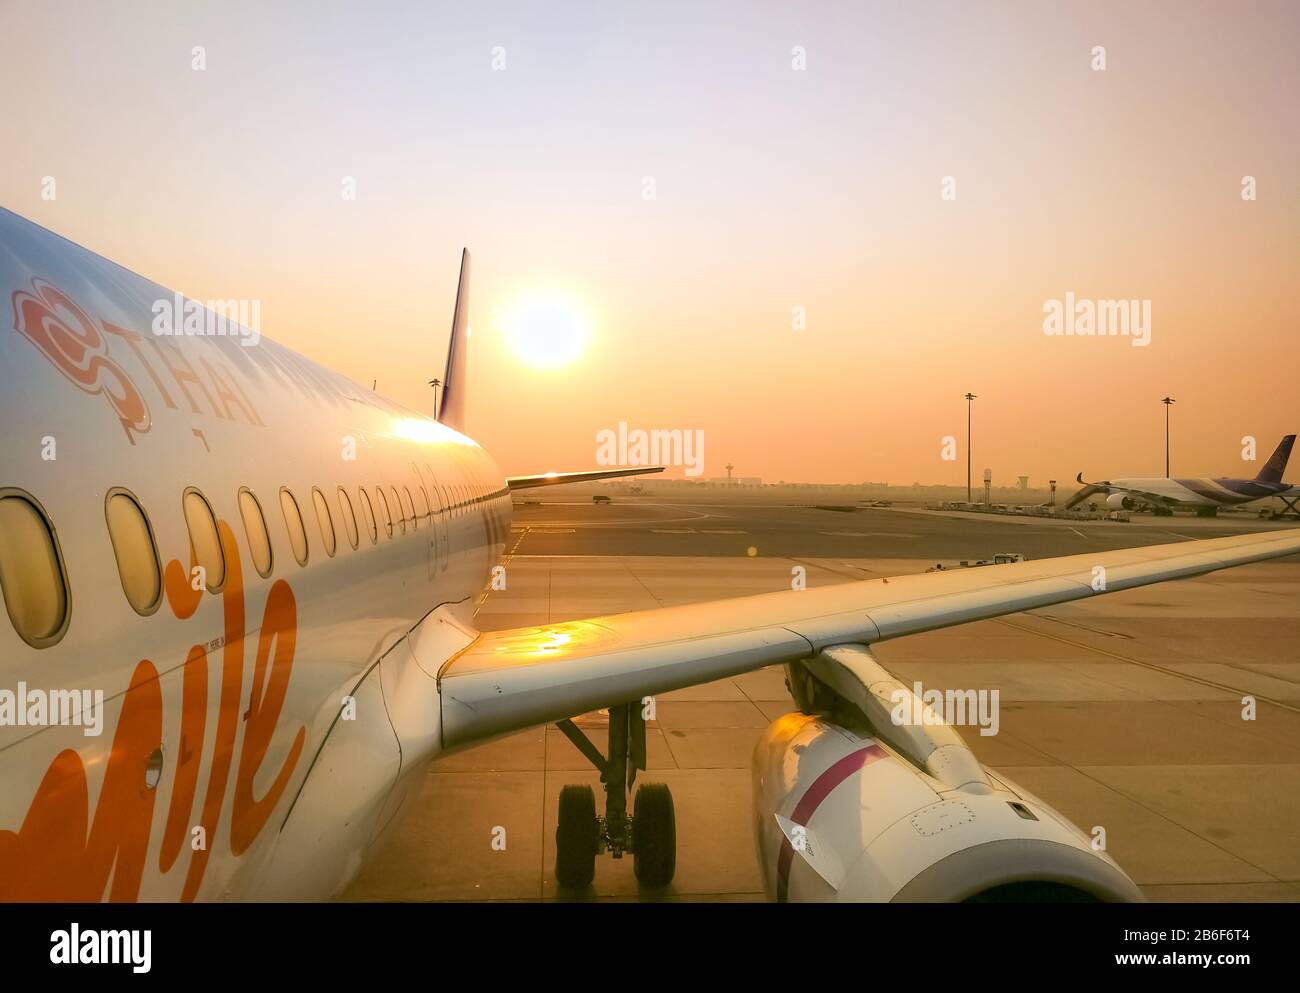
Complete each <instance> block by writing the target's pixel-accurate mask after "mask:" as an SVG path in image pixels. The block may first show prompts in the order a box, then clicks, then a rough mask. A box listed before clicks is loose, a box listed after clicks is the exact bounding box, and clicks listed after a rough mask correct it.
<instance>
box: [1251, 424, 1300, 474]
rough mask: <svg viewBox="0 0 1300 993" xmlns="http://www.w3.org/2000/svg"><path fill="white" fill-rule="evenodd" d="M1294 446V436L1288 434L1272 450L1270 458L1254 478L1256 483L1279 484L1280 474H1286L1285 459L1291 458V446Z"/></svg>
mask: <svg viewBox="0 0 1300 993" xmlns="http://www.w3.org/2000/svg"><path fill="white" fill-rule="evenodd" d="M1294 444H1295V435H1293V434H1289V435H1287V436H1286V437H1285V438H1283V439H1282V441H1281V442H1280V443H1279V444H1278V446H1277V448H1276V449H1274V451H1273V454H1272V456H1271V457H1270V458H1269V460H1268V461H1267V462H1265V463H1264V468H1263V469H1260V470H1259V475H1258V476H1256V477H1255V481H1256V482H1257V483H1280V482H1282V473H1284V472H1286V463H1287V459H1289V458H1290V457H1291V446H1292V445H1294Z"/></svg>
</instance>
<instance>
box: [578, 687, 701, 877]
mask: <svg viewBox="0 0 1300 993" xmlns="http://www.w3.org/2000/svg"><path fill="white" fill-rule="evenodd" d="M556 727H558V728H559V729H560V730H561V731H562V732H564V736H565V737H566V738H568V739H569V740H570V741H571V742H573V744H574V746H575V747H576V748H577V749H578V751H580V752H582V754H583V755H584V756H586V758H587V760H588V761H589V762H591V764H592V765H593V766H595V767H596V770H597V771H598V772H599V773H600V781H601V783H603V784H604V787H605V816H604V817H598V816H597V815H596V796H595V791H593V790H592V788H591V787H590V786H583V785H568V786H565V787H564V788H563V789H562V790H561V791H560V809H559V818H558V820H557V823H556V828H555V877H556V880H557V881H558V882H559V884H560V885H561V886H562V887H564V888H566V889H582V888H584V887H586V886H589V885H591V881H592V879H593V878H595V874H596V856H597V855H598V854H600V853H601V852H609V853H610V854H611V855H612V856H613V857H614V858H616V859H621V858H622V857H623V853H624V852H631V853H632V856H633V858H632V868H633V871H634V872H635V873H636V878H637V879H638V880H639V881H640V882H641V883H642V884H643V885H645V886H667V885H668V883H670V882H671V881H672V878H673V873H674V872H675V871H676V869H677V823H676V815H675V812H674V809H673V795H672V793H671V792H669V789H668V787H667V786H666V785H664V784H663V783H643V784H642V785H641V786H640V787H638V788H637V791H636V797H635V798H634V800H633V804H632V816H631V817H628V813H627V794H628V791H629V790H630V789H631V788H632V785H633V784H634V783H635V782H636V773H637V770H638V769H640V770H642V771H644V770H645V767H646V746H645V720H644V718H643V717H642V715H641V705H640V704H639V703H621V704H616V705H614V706H611V707H610V708H609V757H608V758H606V757H605V756H604V755H601V754H600V750H599V749H598V748H596V746H595V745H593V744H592V743H591V741H590V740H589V739H588V738H587V736H586V735H585V734H583V733H582V732H581V731H580V730H579V729H578V728H577V727H576V726H575V725H574V723H573V721H571V720H564V721H559V722H557V723H556Z"/></svg>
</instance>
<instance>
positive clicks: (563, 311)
mask: <svg viewBox="0 0 1300 993" xmlns="http://www.w3.org/2000/svg"><path fill="white" fill-rule="evenodd" d="M506 330H507V335H508V339H509V342H510V349H511V351H513V352H514V353H515V356H516V357H517V358H518V359H519V360H520V361H522V362H526V363H527V364H528V365H531V366H534V367H536V368H539V369H560V368H563V367H564V366H567V365H569V364H571V363H572V362H574V361H575V360H576V359H578V358H579V357H580V356H581V355H582V353H583V352H584V351H585V350H586V348H587V339H588V338H589V336H590V325H589V322H588V320H587V314H586V311H585V310H584V309H583V307H582V306H581V304H579V303H578V302H577V301H576V300H574V299H573V298H572V297H569V296H567V295H566V294H563V293H560V292H558V291H549V292H541V293H534V294H531V295H529V296H528V297H526V298H524V299H523V300H522V301H520V303H519V304H518V305H517V306H516V307H515V308H514V310H513V312H512V313H511V314H510V315H509V319H508V322H507V326H506Z"/></svg>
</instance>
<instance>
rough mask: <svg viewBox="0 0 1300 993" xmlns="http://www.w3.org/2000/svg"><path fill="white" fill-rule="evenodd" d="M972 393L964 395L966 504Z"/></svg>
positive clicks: (967, 498) (968, 493)
mask: <svg viewBox="0 0 1300 993" xmlns="http://www.w3.org/2000/svg"><path fill="white" fill-rule="evenodd" d="M974 399H975V394H974V393H967V394H966V502H967V503H970V402H971V401H972V400H974Z"/></svg>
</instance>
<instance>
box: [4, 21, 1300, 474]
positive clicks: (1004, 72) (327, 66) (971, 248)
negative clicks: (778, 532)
mask: <svg viewBox="0 0 1300 993" xmlns="http://www.w3.org/2000/svg"><path fill="white" fill-rule="evenodd" d="M1298 37H1300V7H1297V6H1296V5H1294V4H1288V3H1282V2H1272V3H1258V4H1251V5H1250V6H1249V7H1245V8H1240V7H1234V6H1232V5H1229V4H1216V3H1204V2H1199V3H1183V2H1158V3H1145V4H1142V5H1138V6H1133V5H1128V4H1122V3H1087V4H1084V3H1078V4H1070V5H1051V6H1048V5H1044V4H1039V3H1032V2H1023V3H1006V4H997V5H992V4H980V5H976V4H967V3H957V2H954V3H917V4H908V5H894V4H861V5H857V4H854V5H843V4H831V3H814V4H808V5H801V6H799V7H797V8H796V6H795V5H790V4H776V3H736V2H733V3H719V4H711V5H703V6H702V5H694V4H675V3H663V4H655V5H648V4H646V5H636V6H635V7H633V6H631V5H602V4H596V3H567V4H566V3H561V4H547V5H544V6H543V5H536V4H523V3H501V4H492V5H490V6H488V5H476V6H474V7H473V8H470V7H469V6H467V5H456V4H438V5H430V4H424V3H415V2H389V3H369V4H349V3H305V2H296V3H288V2H286V3H277V4H276V5H274V6H273V7H270V6H268V5H262V4H256V3H252V2H232V3H223V4H221V5H213V6H211V7H206V8H202V9H192V10H191V9H177V8H176V7H174V6H173V5H171V4H165V3H161V2H154V0H149V2H134V3H129V4H123V5H99V4H93V3H88V2H83V3H71V2H54V3H37V2H26V0H9V2H5V3H3V4H0V38H4V39H5V41H6V42H7V44H6V45H5V46H4V49H5V51H4V58H2V59H0V110H2V111H3V117H4V120H5V121H6V138H7V140H6V154H5V156H4V162H3V165H0V205H3V206H5V207H8V208H9V209H11V210H14V211H16V212H17V213H19V214H21V215H23V216H25V217H28V218H30V219H31V220H33V221H35V222H37V223H39V224H42V225H44V226H46V227H48V228H50V229H52V230H54V231H56V232H58V233H59V234H62V235H65V236H67V237H69V238H71V239H73V240H75V241H77V242H79V243H81V244H83V245H85V246H87V247H88V248H90V249H92V250H94V251H97V252H99V253H101V254H103V255H105V256H107V257H109V258H111V259H113V260H114V261H117V262H120V263H121V264H123V265H125V266H127V267H129V268H131V269H133V270H135V271H137V272H140V273H142V274H144V275H146V276H148V277H149V278H151V279H155V280H157V281H158V282H160V283H162V284H163V285H165V286H168V287H171V288H174V289H178V290H181V291H183V292H185V293H187V294H188V295H190V296H192V297H195V298H200V299H207V298H220V299H231V298H245V299H258V300H260V301H261V314H262V331H263V333H265V334H266V335H268V336H270V337H272V338H274V339H275V340H277V341H280V342H282V343H283V344H285V345H288V346H289V347H292V348H294V349H296V350H298V351H300V352H302V353H304V354H305V355H307V356H309V357H311V358H313V359H315V360H316V361H319V362H322V363H323V364H325V365H328V366H330V367H332V368H335V369H337V370H339V371H340V372H343V373H345V374H347V375H349V376H351V377H353V378H354V379H356V380H357V381H359V382H362V383H366V384H369V383H370V382H371V380H376V379H377V380H378V383H379V389H380V391H381V392H383V393H385V394H387V395H389V396H391V397H393V398H394V399H396V400H398V401H400V402H402V403H405V404H407V405H409V406H412V407H416V408H419V409H423V410H429V409H431V405H432V392H431V391H430V389H429V388H428V387H427V386H426V385H425V384H426V381H427V380H428V379H430V378H432V377H434V376H440V375H441V370H442V364H443V361H444V354H445V347H446V338H447V330H448V328H449V326H450V321H451V311H452V305H453V301H454V294H455V282H456V275H457V264H458V261H459V254H460V249H461V246H462V245H466V246H468V247H469V248H470V250H471V252H472V253H473V256H474V278H473V287H472V294H471V300H470V307H471V310H470V313H471V325H472V327H473V329H474V336H473V345H472V348H471V356H470V384H469V404H470V428H471V431H470V433H471V434H472V435H473V436H474V437H475V438H476V439H477V440H479V441H480V442H481V443H482V444H483V445H484V446H485V447H487V448H488V449H489V450H490V451H491V452H492V453H493V454H494V455H495V456H496V458H497V460H498V462H499V463H500V464H501V467H502V468H503V470H505V471H506V472H507V473H531V472H543V471H547V470H577V469H585V468H593V467H595V453H596V448H597V445H596V441H595V438H596V434H597V432H598V431H600V430H602V429H616V428H617V426H618V424H619V423H620V422H625V423H627V424H628V425H630V426H632V427H636V428H643V429H646V430H650V429H683V430H692V431H694V430H701V431H703V432H704V435H705V438H706V448H705V453H706V465H705V468H704V472H703V475H704V476H705V477H712V476H724V475H725V474H726V471H725V468H724V467H725V465H726V464H727V463H728V462H731V463H732V464H733V465H734V466H735V467H736V469H735V472H736V474H737V475H741V476H761V477H763V478H764V480H766V481H773V482H774V481H776V480H778V479H782V480H787V481H817V482H831V483H845V482H861V481H865V480H872V481H885V480H888V481H889V482H891V483H893V484H901V485H908V484H910V483H912V482H914V481H919V482H922V483H927V484H930V483H933V484H946V485H958V484H964V482H965V471H966V466H965V448H964V445H965V441H964V439H965V418H966V403H965V401H964V400H963V399H962V396H963V394H964V393H966V392H967V391H972V392H974V393H975V394H977V395H978V397H979V399H978V400H977V401H976V403H975V446H974V451H975V455H974V463H975V464H974V473H975V478H976V480H977V481H978V479H979V477H980V474H981V472H982V470H983V468H984V467H986V466H987V467H989V468H991V469H992V470H993V475H994V479H995V481H996V482H997V483H999V484H1003V483H1005V484H1011V483H1013V482H1014V479H1015V477H1016V476H1019V475H1029V476H1030V477H1031V484H1032V485H1034V486H1036V487H1041V486H1043V485H1045V482H1046V480H1047V479H1048V478H1049V477H1051V478H1055V479H1058V480H1060V481H1062V485H1063V486H1065V485H1066V481H1072V480H1073V478H1074V475H1075V473H1076V472H1079V471H1083V472H1085V474H1086V475H1088V476H1090V477H1104V476H1122V475H1162V474H1163V451H1164V420H1163V417H1164V410H1163V408H1162V406H1161V404H1160V398H1161V397H1162V396H1164V395H1166V394H1170V395H1172V396H1174V397H1175V398H1177V400H1178V403H1177V404H1176V405H1175V406H1174V408H1173V424H1174V431H1173V472H1174V474H1175V475H1245V476H1253V475H1254V474H1255V473H1256V472H1257V471H1258V469H1259V467H1260V465H1261V464H1262V461H1263V460H1264V459H1266V458H1267V457H1268V455H1269V453H1270V452H1271V451H1272V449H1273V447H1274V446H1275V445H1276V444H1277V441H1278V439H1279V438H1280V437H1281V436H1282V435H1283V434H1286V433H1291V432H1295V431H1297V430H1300V423H1297V422H1300V405H1298V404H1297V402H1296V401H1297V397H1298V396H1300V391H1298V390H1297V369H1300V363H1298V362H1297V359H1298V358H1300V345H1298V344H1297V339H1296V333H1297V329H1298V328H1300V298H1298V297H1297V294H1296V292H1295V289H1296V286H1297V285H1300V242H1298V241H1297V233H1298V232H1300V197H1298V196H1297V189H1296V177H1297V175H1298V174H1300V100H1297V99H1296V95H1297V94H1298V93H1300V62H1298V61H1297V60H1296V59H1295V50H1294V49H1295V41H1296V39H1297V38H1298ZM196 46H201V47H202V49H203V52H204V56H205V67H204V68H203V69H202V70H201V71H196V70H195V69H194V68H192V64H193V59H194V55H193V52H194V49H195V47H196ZM1095 46H1104V47H1105V57H1106V68H1105V69H1104V71H1098V70H1096V69H1094V68H1093V63H1094V54H1093V50H1094V47H1095ZM796 49H801V50H802V53H803V60H804V64H805V66H806V67H805V68H802V69H800V68H796V63H797V62H798V61H799V55H798V53H797V52H796ZM105 53H111V58H110V57H105ZM45 177H54V179H55V180H56V181H57V197H56V198H55V199H53V200H51V199H45V198H43V196H42V191H43V185H42V184H43V181H44V178H45ZM345 177H352V178H353V179H354V180H355V188H356V199H355V200H348V199H344V197H343V196H342V195H341V184H343V183H344V181H345ZM945 177H951V178H952V180H953V182H954V184H955V194H956V196H955V199H944V197H943V193H944V190H945V187H944V181H945ZM1244 177H1253V179H1254V184H1255V189H1256V199H1254V200H1246V199H1243V196H1242V190H1243V180H1244ZM647 179H650V180H652V186H653V193H654V196H653V198H647V197H646V192H647V190H648V189H649V188H650V187H648V185H647ZM951 188H954V187H950V189H951ZM1067 292H1071V293H1073V294H1074V295H1075V296H1076V297H1078V298H1083V299H1089V300H1107V299H1123V300H1128V299H1135V300H1144V301H1150V308H1151V315H1152V316H1151V341H1150V344H1149V345H1147V346H1145V347H1134V345H1133V343H1132V341H1131V340H1130V339H1129V338H1125V337H1107V338H1088V337H1051V336H1047V335H1045V334H1044V332H1043V320H1044V317H1043V314H1044V305H1045V303H1046V302H1048V301H1051V300H1062V299H1064V297H1065V294H1066V293H1067ZM552 299H563V300H565V301H568V303H566V304H564V307H565V308H568V309H569V310H570V311H571V312H572V313H574V314H579V315H581V321H582V322H583V324H584V325H585V342H584V343H583V347H582V348H580V349H577V350H576V351H575V353H574V354H573V355H571V356H567V355H566V356H565V358H566V361H564V362H562V363H559V364H553V365H547V364H545V363H542V362H538V361H528V360H526V359H527V356H526V355H521V350H520V348H519V347H518V343H517V342H516V343H512V337H511V322H512V320H513V315H517V314H518V313H519V312H520V310H521V308H522V309H523V310H527V309H528V308H529V307H533V308H536V307H537V306H538V301H543V302H545V301H549V300H552ZM795 308H802V312H803V313H804V314H805V315H806V326H805V327H804V328H803V329H802V330H796V329H795V327H794V326H793V324H794V315H795V313H796V311H795ZM543 309H544V308H543ZM566 312H567V311H566ZM949 435H951V436H955V437H956V439H957V441H958V448H957V453H958V457H957V458H956V459H955V460H954V461H944V460H942V458H941V452H942V439H943V438H944V437H945V436H949ZM1247 435H1249V436H1253V437H1254V438H1256V439H1257V443H1258V460H1259V461H1257V462H1254V463H1250V462H1243V461H1242V459H1241V451H1242V438H1243V437H1244V436H1247ZM681 472H682V470H681V469H680V468H679V469H676V470H674V471H673V472H672V475H678V476H680V475H681ZM1295 475H1296V470H1295V469H1294V468H1293V469H1292V471H1291V472H1290V473H1288V477H1289V478H1295ZM977 485H978V482H977ZM1066 488H1067V490H1068V487H1066Z"/></svg>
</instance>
